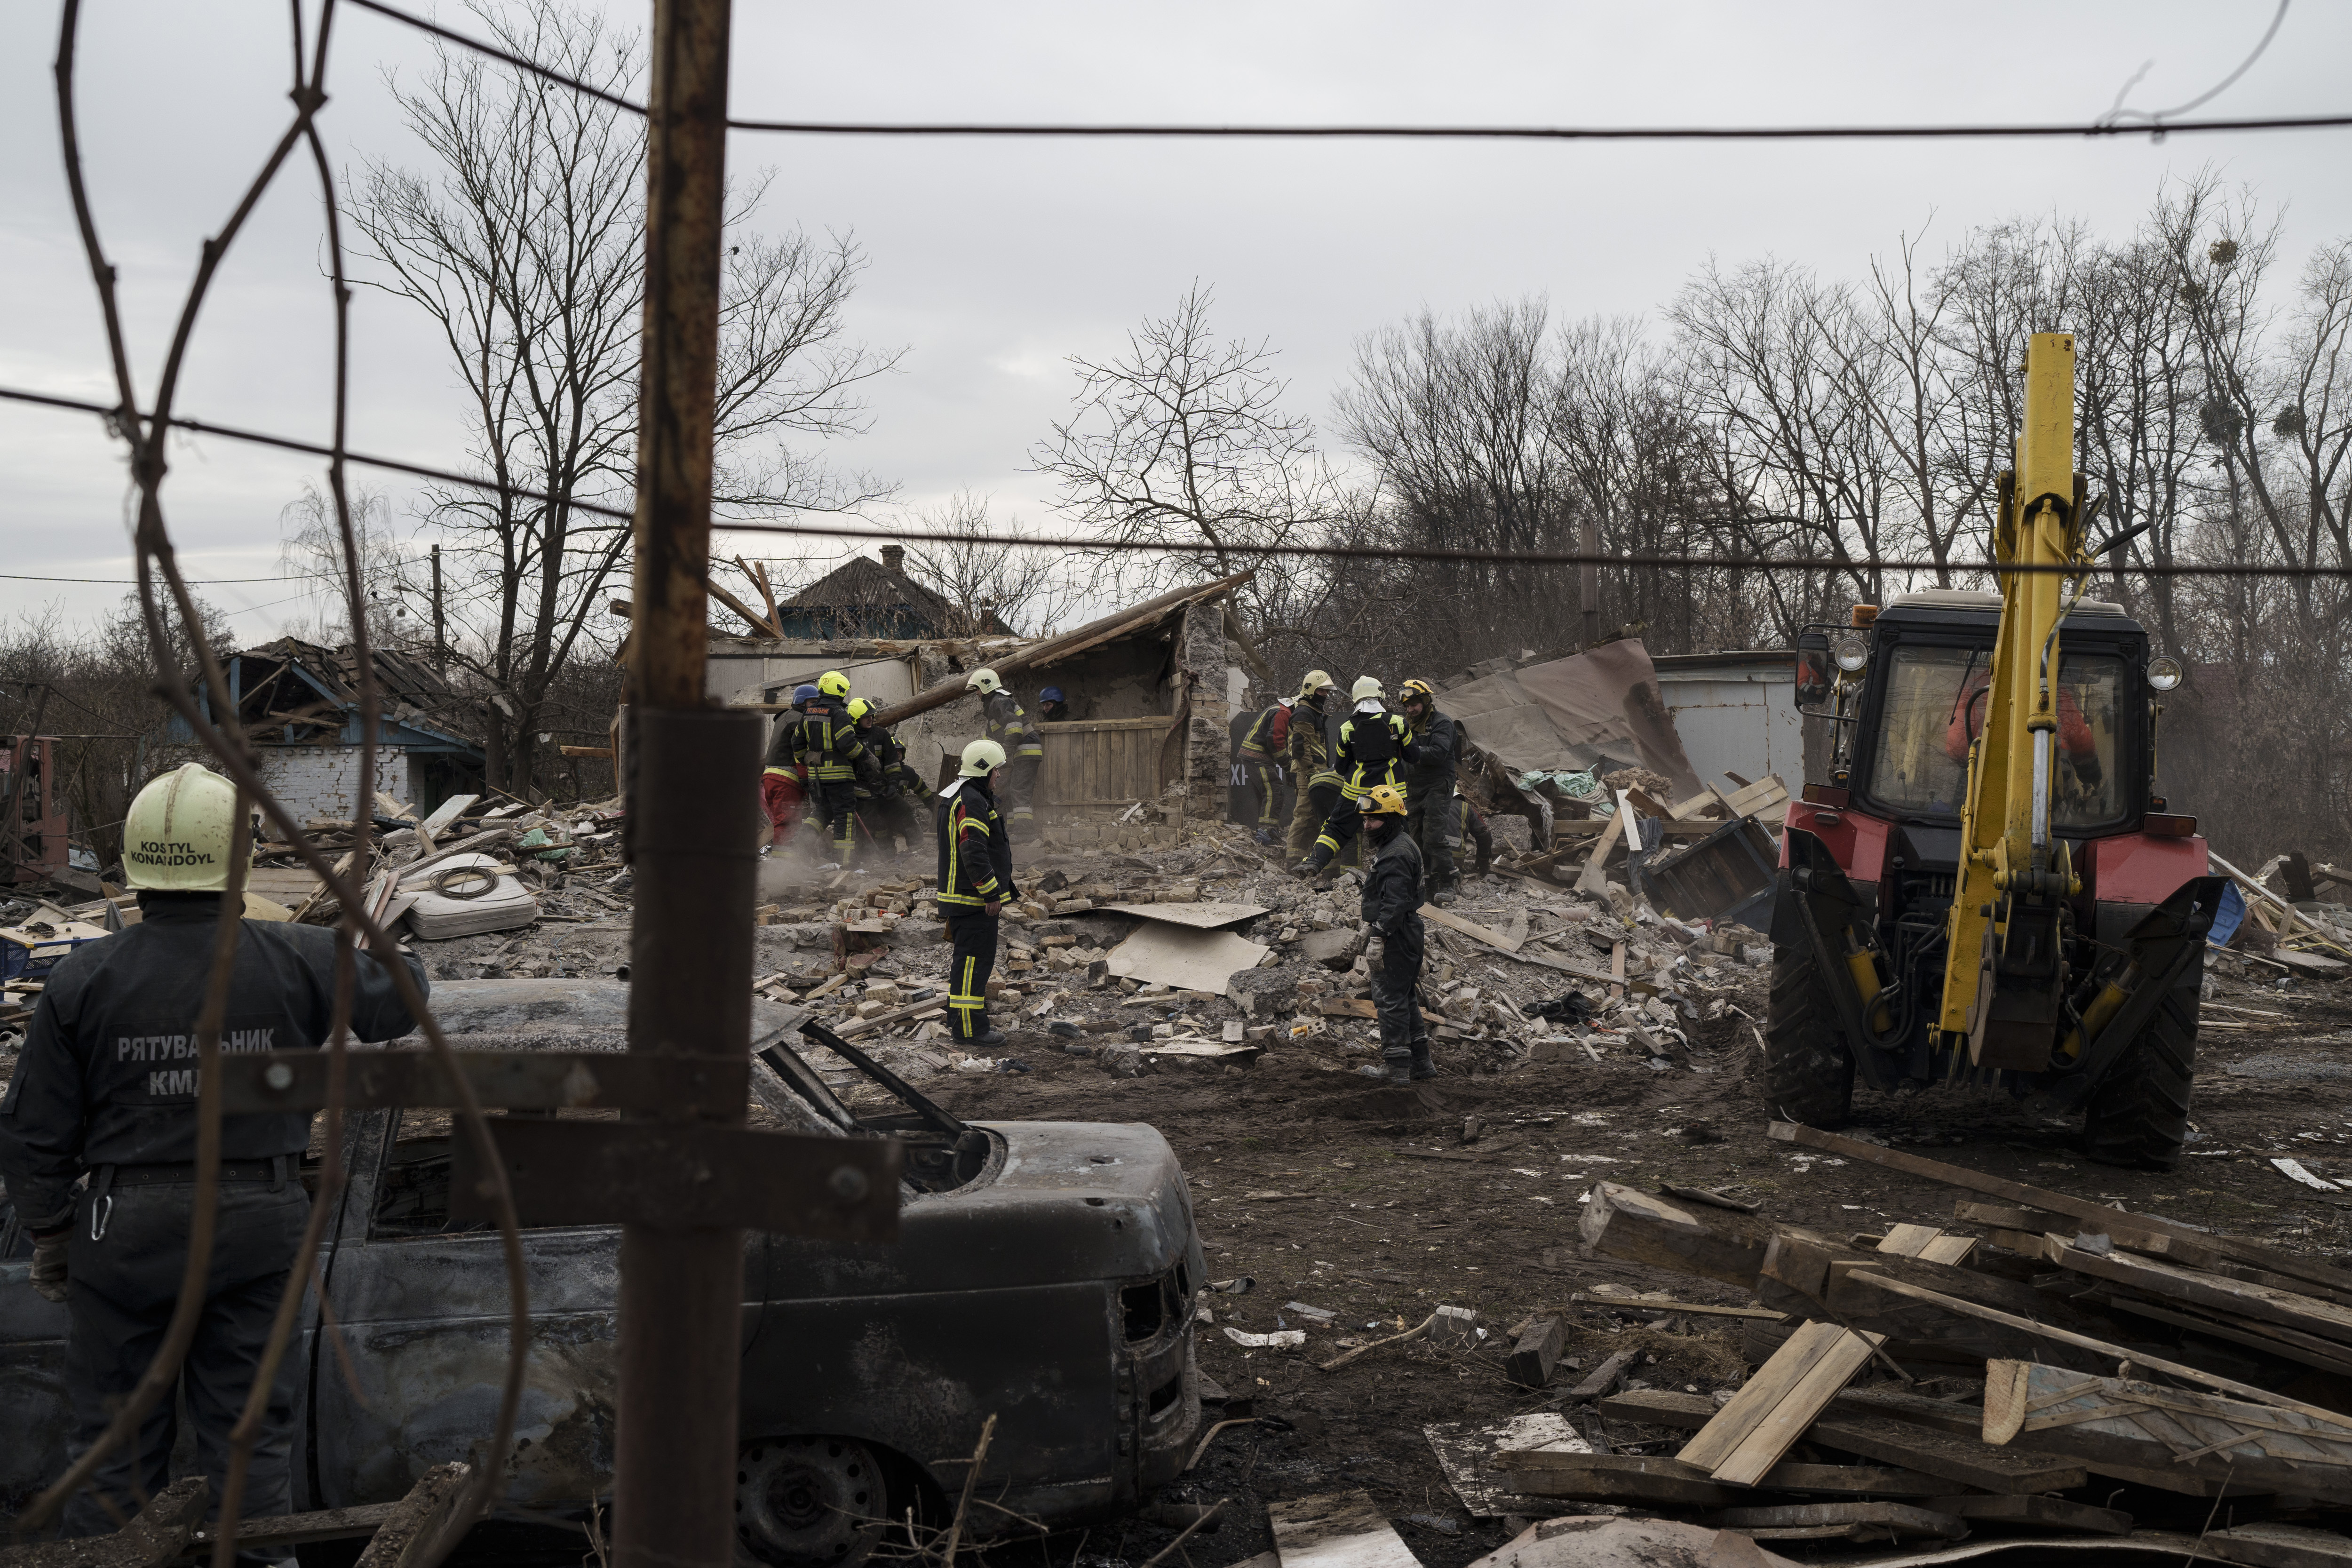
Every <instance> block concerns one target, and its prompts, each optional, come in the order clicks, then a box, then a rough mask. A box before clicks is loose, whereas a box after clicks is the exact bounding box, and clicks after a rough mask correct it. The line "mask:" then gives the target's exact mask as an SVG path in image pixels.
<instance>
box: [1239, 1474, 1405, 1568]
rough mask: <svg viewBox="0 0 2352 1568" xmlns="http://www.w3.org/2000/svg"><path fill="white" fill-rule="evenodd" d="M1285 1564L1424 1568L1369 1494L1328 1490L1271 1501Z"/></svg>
mask: <svg viewBox="0 0 2352 1568" xmlns="http://www.w3.org/2000/svg"><path fill="white" fill-rule="evenodd" d="M1265 1517H1266V1523H1267V1524H1268V1526H1269V1527H1270V1528H1271V1531H1272V1533H1273V1536H1274V1550H1275V1552H1276V1559H1277V1561H1278V1562H1279V1563H1281V1564H1282V1568H1421V1563H1420V1559H1418V1558H1416V1557H1415V1556H1414V1555H1413V1554H1412V1548H1411V1547H1409V1546H1407V1545H1405V1543H1404V1538H1403V1537H1402V1536H1401V1535H1399V1534H1398V1533H1397V1532H1396V1530H1395V1527H1393V1526H1392V1525H1391V1524H1390V1523H1389V1521H1388V1520H1387V1518H1386V1516H1384V1515H1383V1514H1382V1513H1381V1510H1380V1509H1379V1507H1378V1505H1376V1504H1375V1503H1374V1502H1373V1501H1372V1500H1371V1498H1370V1495H1369V1494H1367V1493H1364V1492H1360V1491H1358V1492H1327V1493H1324V1494H1322V1495H1321V1496H1318V1497H1303V1498H1285V1499H1282V1500H1279V1501H1276V1502H1270V1503H1268V1504H1266V1509H1265Z"/></svg>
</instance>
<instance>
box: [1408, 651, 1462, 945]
mask: <svg viewBox="0 0 2352 1568" xmlns="http://www.w3.org/2000/svg"><path fill="white" fill-rule="evenodd" d="M1404 716H1405V720H1406V721H1407V722H1408V723H1410V724H1411V725H1412V733H1411V735H1410V736H1409V737H1408V739H1407V740H1406V742H1405V748H1404V767H1403V770H1402V771H1403V774H1404V795H1405V831H1406V832H1407V833H1410V834H1412V839H1413V842H1414V843H1416V844H1418V845H1420V846H1421V864H1422V872H1423V876H1425V877H1426V878H1427V879H1429V886H1428V889H1427V891H1428V894H1429V900H1428V901H1429V902H1431V903H1433V904H1436V905H1437V906H1438V907H1439V908H1441V909H1442V908H1444V906H1445V905H1447V904H1450V903H1452V902H1453V901H1454V894H1455V893H1456V892H1458V891H1459V890H1460V889H1461V885H1462V876H1461V873H1460V872H1459V871H1457V870H1455V869H1454V846H1455V845H1456V844H1458V843H1459V842H1461V839H1460V833H1461V828H1460V826H1459V825H1458V821H1457V818H1456V815H1455V812H1454V779H1455V778H1456V777H1458V776H1459V774H1460V772H1461V766H1462V728H1461V726H1460V725H1458V724H1456V723H1455V722H1454V721H1453V719H1452V718H1451V717H1449V716H1448V715H1446V714H1444V713H1441V712H1439V711H1438V710H1437V693H1436V691H1435V690H1434V689H1433V688H1432V687H1431V686H1430V684H1429V682H1427V681H1426V680H1408V681H1406V682H1405V683H1404Z"/></svg>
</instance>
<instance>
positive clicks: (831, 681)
mask: <svg viewBox="0 0 2352 1568" xmlns="http://www.w3.org/2000/svg"><path fill="white" fill-rule="evenodd" d="M816 689H818V690H819V691H822V692H824V694H825V695H826V696H827V697H846V696H848V695H849V677H847V676H845V675H844V674H842V673H841V671H839V670H837V669H828V670H826V671H825V672H824V674H823V675H820V676H818V677H817V678H816Z"/></svg>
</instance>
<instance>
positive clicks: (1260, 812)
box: [1241, 756, 1282, 831]
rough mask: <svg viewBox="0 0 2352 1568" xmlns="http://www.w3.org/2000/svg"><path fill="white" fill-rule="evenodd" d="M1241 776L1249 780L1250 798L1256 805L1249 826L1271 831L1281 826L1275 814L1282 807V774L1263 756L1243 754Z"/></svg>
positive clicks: (1280, 821) (1278, 817)
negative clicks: (1254, 815)
mask: <svg viewBox="0 0 2352 1568" xmlns="http://www.w3.org/2000/svg"><path fill="white" fill-rule="evenodd" d="M1241 769H1242V776H1243V777H1244V778H1246V779H1247V780H1249V788H1250V799H1251V800H1252V801H1253V802H1254V803H1255V805H1256V806H1257V816H1256V818H1255V821H1253V822H1252V823H1251V826H1254V827H1257V828H1260V829H1264V830H1268V831H1271V830H1273V829H1275V828H1278V827H1280V826H1282V818H1281V817H1280V816H1278V815H1276V814H1277V813H1278V812H1279V811H1280V810H1281V807H1282V774H1281V773H1279V772H1277V771H1276V768H1275V765H1274V764H1273V763H1270V762H1267V761H1266V760H1265V758H1263V757H1252V756H1244V757H1243V758H1242V760H1241Z"/></svg>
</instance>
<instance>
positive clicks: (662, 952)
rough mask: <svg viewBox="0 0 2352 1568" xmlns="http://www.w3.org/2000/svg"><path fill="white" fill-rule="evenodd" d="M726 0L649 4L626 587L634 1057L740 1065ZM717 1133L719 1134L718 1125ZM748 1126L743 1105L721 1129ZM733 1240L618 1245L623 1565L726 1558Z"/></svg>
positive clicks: (743, 1040) (746, 928) (741, 944)
mask: <svg viewBox="0 0 2352 1568" xmlns="http://www.w3.org/2000/svg"><path fill="white" fill-rule="evenodd" d="M729 20H730V18H729V0H654V17H653V70H652V82H651V88H652V91H651V100H652V106H651V116H650V128H649V133H648V138H647V145H646V308H645V311H646V313H645V335H644V359H643V369H642V375H641V379H640V387H641V391H640V403H639V411H638V426H637V510H636V520H635V534H636V537H635V543H636V581H635V598H634V605H633V617H632V618H633V626H632V636H631V638H630V645H631V646H630V659H629V685H630V703H629V721H630V723H631V724H632V726H633V727H634V729H635V734H634V735H633V737H632V738H631V740H630V741H629V742H628V744H627V746H626V752H627V755H628V757H629V759H630V777H629V778H628V779H627V780H625V783H624V788H625V791H626V792H627V796H628V835H629V847H630V858H631V860H632V863H633V864H634V866H635V876H636V917H635V929H634V931H633V932H632V936H631V941H630V973H631V981H630V995H629V1049H630V1051H631V1052H632V1053H637V1052H651V1053H657V1054H668V1055H677V1056H739V1057H740V1056H747V1055H748V1054H749V1052H750V1050H751V905H752V893H753V889H754V886H755V883H756V880H757V868H758V859H757V858H756V855H755V853H754V850H753V846H752V841H751V834H750V832H749V831H748V830H747V829H746V827H745V826H744V823H745V820H746V819H745V818H744V817H743V816H742V814H741V813H740V812H735V811H726V810H715V809H713V808H712V792H713V791H724V790H727V789H729V788H730V787H737V786H736V781H741V783H740V788H742V789H746V790H748V789H750V788H751V787H752V786H751V781H752V780H754V779H756V778H757V777H758V776H759V772H760V724H761V721H760V718H759V716H758V715H757V714H754V713H728V712H719V711H716V710H712V709H710V708H709V706H707V700H706V699H705V696H704V670H703V665H704V660H705V657H706V655H707V653H708V638H709V631H708V629H707V627H708V615H709V612H708V609H707V605H706V595H707V591H708V584H709V557H710V484H711V418H712V405H713V403H714V401H715V399H716V395H717V387H718V378H719V243H720V224H721V216H722V209H723V205H724V202H725V192H724V183H725V175H726V158H727V45H728V27H729ZM714 1120H717V1119H714ZM724 1120H727V1121H731V1122H733V1123H735V1124H737V1125H740V1123H741V1122H742V1121H743V1120H744V1116H743V1105H742V1102H741V1100H740V1099H739V1100H737V1101H736V1102H735V1104H734V1106H733V1110H732V1114H731V1116H728V1117H726V1118H724ZM742 1303H743V1233H742V1232H741V1231H740V1230H738V1229H731V1228H726V1229H722V1228H717V1227H704V1228H692V1229H689V1228H683V1227H677V1226H655V1225H646V1224H634V1225H625V1226H623V1227H622V1231H621V1312H620V1319H621V1321H620V1408H619V1413H618V1421H617V1428H618V1430H617V1435H616V1438H615V1442H614V1449H615V1455H614V1457H615V1459H616V1461H617V1463H616V1468H617V1469H618V1471H619V1477H618V1481H617V1485H616V1489H615V1495H614V1507H613V1524H614V1529H613V1536H614V1541H613V1544H614V1561H615V1562H616V1563H619V1564H620V1565H621V1568H656V1564H658V1565H660V1568H685V1565H689V1564H708V1565H709V1568H726V1565H727V1564H728V1563H730V1562H731V1561H732V1559H733V1555H734V1501H735V1460H736V1453H735V1426H736V1377H737V1368H738V1360H739V1352H740V1345H741V1340H742V1312H743V1307H742Z"/></svg>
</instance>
